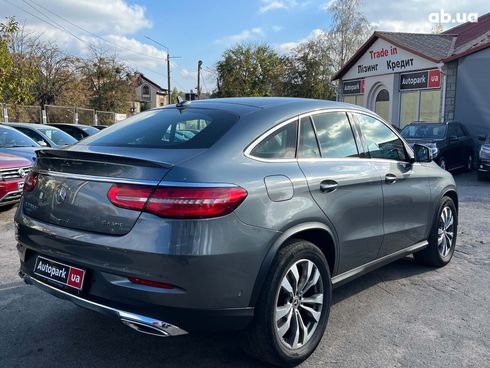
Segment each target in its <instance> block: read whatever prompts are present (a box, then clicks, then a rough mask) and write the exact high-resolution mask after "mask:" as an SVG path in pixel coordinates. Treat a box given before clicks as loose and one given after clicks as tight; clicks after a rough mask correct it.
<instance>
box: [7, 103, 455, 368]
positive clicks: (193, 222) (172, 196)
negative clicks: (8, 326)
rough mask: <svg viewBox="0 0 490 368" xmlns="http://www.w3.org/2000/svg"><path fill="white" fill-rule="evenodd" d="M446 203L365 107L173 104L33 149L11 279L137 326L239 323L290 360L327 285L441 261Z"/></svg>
mask: <svg viewBox="0 0 490 368" xmlns="http://www.w3.org/2000/svg"><path fill="white" fill-rule="evenodd" d="M457 206H458V197H457V192H456V186H455V183H454V180H453V178H452V176H451V174H449V173H448V172H446V171H444V170H442V169H441V168H439V167H438V166H437V165H436V164H435V163H434V162H431V152H430V149H429V148H427V147H425V146H421V145H414V150H412V148H410V146H408V145H407V143H406V142H405V141H404V140H403V139H402V138H401V137H400V136H399V134H398V133H397V132H396V131H394V130H393V129H392V128H391V127H390V126H389V125H387V124H386V123H384V122H383V121H382V120H381V119H380V118H379V117H378V116H377V115H375V114H373V113H372V112H370V111H368V110H366V109H363V108H360V107H357V106H353V105H348V104H343V103H336V102H331V101H318V100H307V99H293V98H234V99H217V100H205V101H193V102H192V103H189V102H182V103H179V104H177V105H173V106H169V107H165V108H158V109H154V110H150V111H147V112H144V113H140V114H138V115H136V116H134V117H131V118H129V119H127V120H125V121H123V122H121V123H118V124H116V125H114V126H111V127H109V128H107V129H104V130H103V131H101V132H100V133H98V134H96V135H94V136H91V137H88V138H86V139H84V140H83V141H82V142H80V143H77V144H75V145H73V146H71V147H68V148H66V149H64V150H41V151H39V152H38V158H37V161H36V166H35V167H34V169H33V171H32V173H31V174H30V176H29V177H28V179H27V180H26V182H25V186H24V195H23V198H22V202H21V204H20V206H19V209H18V211H17V213H16V216H15V222H16V230H17V241H18V246H17V247H18V251H19V255H20V261H21V268H20V275H21V276H22V277H23V278H24V280H25V281H26V282H27V283H29V284H33V285H35V286H37V287H39V288H41V289H43V290H44V291H46V292H48V293H51V294H53V295H55V296H57V297H60V298H64V299H68V300H70V301H72V302H74V303H76V304H78V305H80V306H82V307H86V308H89V309H92V310H96V311H99V312H101V313H105V314H106V315H109V316H113V317H116V318H118V319H120V320H121V321H122V322H123V323H125V324H126V325H128V326H129V327H131V328H133V329H135V330H137V331H139V332H143V333H148V334H153V335H157V336H172V335H179V334H183V333H186V332H194V331H211V330H222V329H228V330H229V329H235V330H244V334H243V335H244V337H243V343H244V347H245V349H246V351H247V352H249V353H250V354H252V355H253V356H255V357H257V358H259V359H262V360H265V361H267V362H269V363H272V364H276V365H287V366H292V365H296V364H298V363H300V362H301V361H303V360H305V359H306V358H307V357H308V356H309V355H310V354H311V353H312V352H313V351H314V349H315V348H316V346H317V345H318V343H319V342H320V340H321V338H322V335H323V333H324V331H325V327H326V324H327V320H328V315H329V310H330V304H331V293H332V289H333V288H335V287H337V286H339V285H341V284H343V283H345V282H347V281H349V280H351V279H353V278H355V277H357V276H359V275H362V274H364V273H366V272H368V271H370V270H373V269H375V268H377V267H380V266H382V265H385V264H387V263H389V262H391V261H394V260H396V259H399V258H401V257H405V256H406V255H408V254H412V253H413V254H414V257H415V259H416V260H417V261H420V262H423V263H425V264H428V265H431V266H435V267H441V266H444V265H445V264H447V263H448V262H449V261H450V259H451V257H452V255H453V252H454V247H455V244H456V233H457ZM60 321H61V322H60V323H63V322H62V320H60Z"/></svg>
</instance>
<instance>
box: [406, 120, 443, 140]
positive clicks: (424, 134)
mask: <svg viewBox="0 0 490 368" xmlns="http://www.w3.org/2000/svg"><path fill="white" fill-rule="evenodd" d="M401 135H402V137H403V138H431V139H441V138H444V136H445V135H446V125H445V124H436V123H434V124H432V123H429V124H414V125H407V126H406V127H405V128H403V130H402V132H401Z"/></svg>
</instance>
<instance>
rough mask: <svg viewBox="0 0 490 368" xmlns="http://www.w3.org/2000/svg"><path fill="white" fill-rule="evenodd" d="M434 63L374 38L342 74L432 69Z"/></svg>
mask: <svg viewBox="0 0 490 368" xmlns="http://www.w3.org/2000/svg"><path fill="white" fill-rule="evenodd" d="M435 67H436V64H435V63H434V62H432V61H430V60H427V59H424V58H422V57H420V56H418V55H415V54H412V53H411V52H408V51H406V50H404V49H402V48H400V47H398V46H396V45H393V44H391V43H389V42H387V41H385V40H383V39H378V40H376V41H375V42H374V43H373V45H372V46H371V47H370V48H369V49H368V50H367V51H366V52H365V53H364V54H363V55H362V56H361V57H360V58H359V60H358V61H357V63H356V64H354V65H353V66H352V67H351V68H350V69H349V70H348V71H347V73H345V75H344V76H343V79H361V78H364V77H369V76H373V75H382V74H390V73H397V72H407V71H415V70H421V69H433V68H435Z"/></svg>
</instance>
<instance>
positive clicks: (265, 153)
mask: <svg viewBox="0 0 490 368" xmlns="http://www.w3.org/2000/svg"><path fill="white" fill-rule="evenodd" d="M297 130H298V123H297V121H295V122H292V123H289V124H286V125H285V126H283V127H281V128H279V129H277V130H276V131H274V132H272V133H271V134H269V136H267V137H266V138H264V139H263V140H262V141H261V142H260V143H259V144H257V145H256V146H255V147H254V149H253V150H252V152H250V154H251V155H252V156H254V157H257V158H264V159H291V158H294V157H295V156H296V135H297Z"/></svg>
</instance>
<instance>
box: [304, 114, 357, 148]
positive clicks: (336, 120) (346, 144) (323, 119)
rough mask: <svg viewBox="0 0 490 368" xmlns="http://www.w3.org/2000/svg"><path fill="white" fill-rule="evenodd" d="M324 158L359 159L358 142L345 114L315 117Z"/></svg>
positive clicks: (318, 115)
mask: <svg viewBox="0 0 490 368" xmlns="http://www.w3.org/2000/svg"><path fill="white" fill-rule="evenodd" d="M313 123H314V124H315V128H316V133H317V136H318V142H319V143H320V149H321V152H322V157H327V158H341V157H359V152H358V150H357V145H356V141H355V139H354V135H353V133H352V129H351V126H350V123H349V120H348V119H347V115H346V113H345V112H326V113H322V114H317V115H313Z"/></svg>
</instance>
